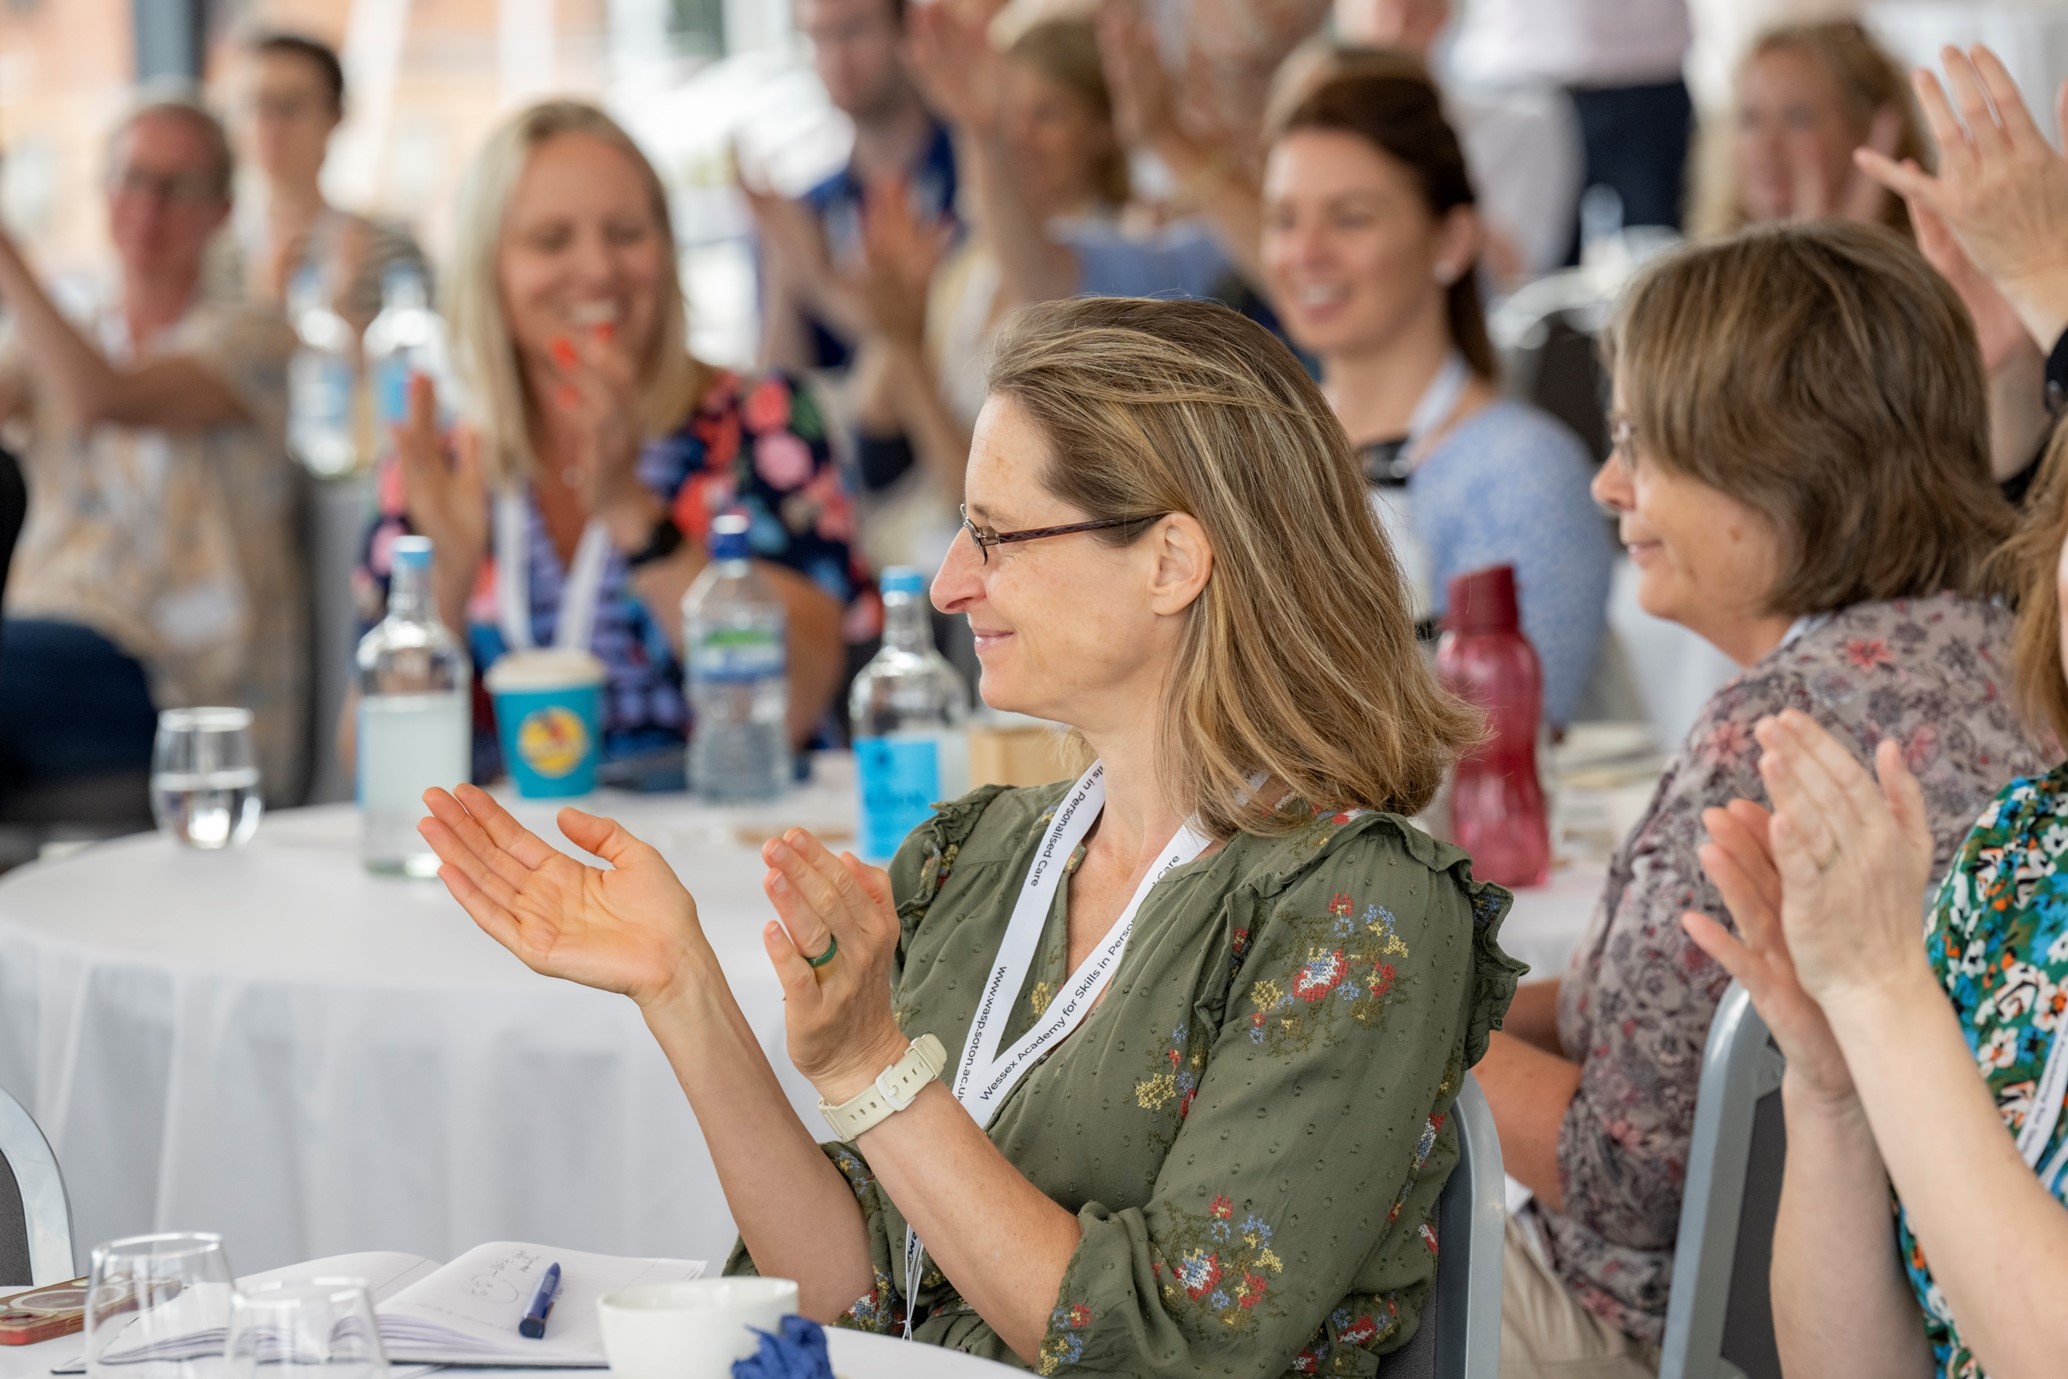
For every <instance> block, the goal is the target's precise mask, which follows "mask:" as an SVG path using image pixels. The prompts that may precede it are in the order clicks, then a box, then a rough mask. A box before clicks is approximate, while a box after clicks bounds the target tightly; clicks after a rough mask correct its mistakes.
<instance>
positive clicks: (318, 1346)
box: [223, 1278, 388, 1379]
mask: <svg viewBox="0 0 2068 1379" xmlns="http://www.w3.org/2000/svg"><path fill="white" fill-rule="evenodd" d="M223 1361H224V1370H225V1372H226V1375H227V1379H386V1376H387V1373H388V1357H387V1353H386V1352H385V1351H384V1350H382V1348H381V1331H380V1322H379V1321H378V1320H377V1319H376V1318H375V1316H374V1311H373V1297H372V1295H371V1294H370V1293H369V1292H368V1291H367V1288H366V1280H365V1279H360V1278H316V1279H308V1280H297V1281H294V1282H285V1281H282V1282H273V1283H259V1284H253V1285H251V1286H249V1287H241V1288H239V1289H238V1290H237V1292H236V1294H235V1296H233V1297H232V1298H231V1300H230V1334H229V1339H228V1341H227V1343H226V1344H225V1345H224V1347H223Z"/></svg>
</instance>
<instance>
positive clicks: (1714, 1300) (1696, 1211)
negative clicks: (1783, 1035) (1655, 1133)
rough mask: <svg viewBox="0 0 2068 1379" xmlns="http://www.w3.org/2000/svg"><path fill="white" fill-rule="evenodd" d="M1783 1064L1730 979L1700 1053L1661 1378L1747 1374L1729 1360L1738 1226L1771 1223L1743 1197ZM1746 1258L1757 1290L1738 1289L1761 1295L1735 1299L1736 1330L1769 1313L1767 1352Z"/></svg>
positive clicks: (1721, 1378)
mask: <svg viewBox="0 0 2068 1379" xmlns="http://www.w3.org/2000/svg"><path fill="white" fill-rule="evenodd" d="M1785 1068H1786V1064H1785V1062H1784V1061H1783V1060H1782V1058H1781V1055H1780V1052H1779V1051H1778V1050H1777V1049H1775V1048H1774V1046H1773V1044H1772V1041H1771V1039H1770V1037H1769V1035H1768V1033H1767V1027H1766V1021H1764V1020H1763V1019H1761V1018H1760V1016H1759V1012H1758V1011H1757V1010H1755V1009H1754V1008H1753V1006H1752V998H1751V996H1750V995H1749V994H1748V993H1747V992H1746V990H1745V988H1744V987H1742V986H1740V985H1738V984H1737V983H1736V982H1732V983H1731V985H1730V989H1729V990H1728V991H1726V992H1725V993H1724V997H1723V1001H1722V1003H1721V1004H1720V1005H1719V1006H1718V1007H1717V1010H1716V1021H1715V1023H1714V1024H1712V1025H1711V1026H1710V1027H1709V1042H1708V1045H1707V1047H1706V1049H1705V1050H1704V1051H1703V1054H1702V1081H1701V1090H1700V1092H1699V1094H1698V1097H1697V1100H1696V1102H1695V1129H1694V1140H1693V1144H1692V1148H1691V1149H1690V1151H1689V1154H1688V1165H1687V1192H1686V1195H1685V1196H1684V1197H1683V1198H1682V1199H1681V1205H1680V1235H1679V1239H1678V1242H1677V1243H1676V1245H1675V1247H1674V1251H1673V1292H1672V1295H1671V1296H1670V1297H1669V1298H1668V1300H1667V1304H1666V1337H1665V1343H1664V1346H1663V1347H1662V1353H1661V1355H1660V1361H1659V1379H1745V1371H1744V1370H1743V1369H1741V1368H1739V1367H1738V1366H1737V1365H1736V1364H1733V1363H1732V1362H1731V1361H1730V1360H1727V1359H1725V1358H1724V1354H1723V1352H1724V1349H1725V1345H1726V1334H1725V1333H1726V1324H1727V1323H1728V1322H1730V1321H1731V1320H1732V1317H1731V1313H1732V1311H1733V1309H1732V1306H1731V1303H1732V1300H1733V1284H1734V1282H1735V1279H1734V1275H1735V1274H1736V1272H1737V1266H1738V1263H1739V1259H1738V1256H1739V1253H1740V1248H1739V1247H1740V1235H1741V1228H1744V1227H1746V1226H1748V1225H1751V1226H1754V1227H1757V1228H1759V1229H1765V1228H1767V1227H1769V1226H1770V1225H1771V1223H1770V1222H1765V1221H1760V1222H1748V1221H1747V1219H1746V1217H1745V1199H1746V1188H1747V1180H1748V1172H1749V1170H1750V1168H1751V1166H1752V1148H1753V1132H1754V1130H1755V1128H1756V1122H1757V1120H1758V1117H1759V1111H1760V1102H1761V1101H1762V1100H1764V1099H1765V1098H1766V1097H1768V1096H1770V1095H1772V1094H1773V1093H1775V1092H1777V1091H1779V1090H1780V1087H1781V1075H1782V1073H1783V1071H1784V1070H1785ZM1778 1109H1779V1108H1778V1107H1775V1108H1773V1110H1774V1111H1775V1112H1778ZM1747 1262H1748V1264H1749V1265H1751V1266H1755V1268H1754V1272H1755V1275H1756V1277H1755V1280H1754V1281H1755V1282H1756V1284H1757V1288H1756V1290H1744V1289H1740V1290H1739V1292H1740V1293H1741V1294H1744V1293H1747V1292H1748V1291H1757V1292H1758V1293H1759V1296H1757V1297H1751V1296H1740V1297H1739V1298H1738V1301H1739V1302H1740V1304H1741V1306H1740V1307H1739V1308H1738V1309H1737V1311H1738V1321H1739V1322H1740V1326H1739V1327H1738V1328H1737V1329H1738V1332H1739V1334H1741V1335H1742V1334H1744V1332H1743V1324H1744V1323H1745V1322H1748V1321H1749V1322H1750V1323H1751V1324H1753V1325H1755V1326H1756V1325H1757V1324H1758V1323H1759V1322H1760V1321H1761V1320H1762V1319H1763V1321H1764V1325H1765V1327H1766V1332H1767V1335H1766V1337H1765V1338H1761V1339H1764V1343H1765V1346H1766V1347H1767V1348H1768V1349H1770V1348H1771V1346H1772V1340H1771V1336H1772V1329H1773V1312H1772V1303H1771V1300H1770V1299H1769V1298H1768V1297H1767V1296H1766V1295H1765V1284H1766V1270H1765V1267H1764V1265H1765V1263H1766V1261H1763V1260H1756V1259H1755V1260H1748V1261H1747Z"/></svg>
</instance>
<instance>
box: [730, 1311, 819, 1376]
mask: <svg viewBox="0 0 2068 1379" xmlns="http://www.w3.org/2000/svg"><path fill="white" fill-rule="evenodd" d="M750 1329H751V1330H752V1331H753V1332H754V1334H755V1335H757V1336H759V1337H760V1338H761V1349H760V1350H759V1351H757V1352H756V1353H754V1354H752V1355H749V1356H748V1357H747V1358H746V1359H744V1360H734V1361H733V1362H732V1379H833V1362H832V1361H831V1360H829V1359H827V1358H826V1330H825V1328H824V1327H822V1326H820V1325H819V1324H818V1323H817V1322H815V1321H812V1320H811V1319H810V1318H809V1317H800V1316H797V1315H796V1314H795V1313H792V1314H791V1315H790V1316H787V1317H785V1318H783V1320H782V1321H781V1322H780V1323H779V1324H778V1326H777V1329H776V1332H775V1334H770V1333H769V1332H766V1331H763V1330H762V1329H761V1328H760V1327H758V1326H757V1327H752V1328H750Z"/></svg>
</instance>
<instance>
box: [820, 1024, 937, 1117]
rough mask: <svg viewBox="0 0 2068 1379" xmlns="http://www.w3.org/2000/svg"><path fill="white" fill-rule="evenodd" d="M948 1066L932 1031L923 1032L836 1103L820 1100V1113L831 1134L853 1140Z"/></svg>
mask: <svg viewBox="0 0 2068 1379" xmlns="http://www.w3.org/2000/svg"><path fill="white" fill-rule="evenodd" d="M947 1066H948V1053H947V1050H946V1049H944V1048H942V1047H941V1041H940V1040H939V1039H936V1038H935V1037H934V1036H933V1035H931V1034H922V1035H920V1036H919V1037H918V1038H917V1039H914V1040H913V1041H912V1042H911V1044H910V1045H908V1046H907V1047H906V1049H905V1056H904V1057H902V1058H900V1059H899V1060H898V1061H897V1062H895V1063H893V1064H891V1065H890V1066H889V1067H888V1068H885V1069H884V1070H883V1071H882V1072H880V1073H878V1074H877V1075H876V1080H875V1081H874V1082H872V1083H870V1084H869V1085H868V1086H867V1087H864V1088H863V1089H862V1090H861V1092H860V1093H859V1094H857V1095H855V1096H852V1097H849V1098H848V1099H847V1100H846V1101H843V1102H841V1103H840V1104H839V1105H838V1106H835V1105H833V1104H832V1103H831V1102H828V1101H826V1100H824V1099H823V1098H821V1099H820V1101H819V1114H820V1115H822V1116H824V1117H825V1118H826V1124H828V1125H830V1126H832V1127H833V1137H834V1138H835V1139H838V1140H852V1139H854V1138H856V1137H857V1136H859V1135H860V1134H861V1133H862V1132H863V1131H865V1130H868V1129H870V1128H872V1127H873V1126H875V1125H877V1124H879V1123H881V1122H882V1121H885V1120H888V1119H890V1117H892V1116H894V1115H896V1114H897V1113H898V1112H900V1111H902V1110H904V1109H905V1108H906V1107H907V1106H910V1105H911V1104H912V1099H913V1098H914V1097H916V1096H918V1095H919V1093H920V1092H921V1091H923V1090H924V1089H925V1087H926V1084H927V1083H929V1082H932V1081H933V1080H934V1079H936V1078H938V1077H939V1076H940V1075H941V1069H943V1068H945V1067H947Z"/></svg>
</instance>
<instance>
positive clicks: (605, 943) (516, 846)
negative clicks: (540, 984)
mask: <svg viewBox="0 0 2068 1379" xmlns="http://www.w3.org/2000/svg"><path fill="white" fill-rule="evenodd" d="M424 803H425V805H427V806H428V807H429V808H430V811H431V817H430V818H428V819H426V820H424V821H423V823H422V824H420V825H418V828H419V831H420V832H422V834H423V836H424V841H425V842H427V843H429V844H430V845H431V849H432V851H434V852H436V853H437V854H438V857H439V860H441V861H442V862H443V863H444V864H445V865H443V866H442V867H440V868H439V869H438V877H439V879H440V880H442V881H443V882H445V886H446V889H447V890H449V891H451V892H452V895H453V899H455V900H457V901H459V903H460V905H461V907H462V908H463V909H465V910H466V912H467V913H468V914H469V915H470V916H472V917H473V920H474V922H475V923H476V924H479V925H480V926H481V927H482V929H483V930H485V931H486V932H487V933H488V936H489V937H490V938H493V939H494V940H495V941H496V942H498V943H500V944H502V945H503V947H505V948H507V949H509V950H510V951H511V952H512V953H515V954H516V955H517V956H518V957H519V958H520V959H522V960H523V962H524V964H525V966H527V967H529V968H531V969H532V970H533V971H534V972H540V973H543V974H545V975H546V976H549V977H564V978H566V979H567V980H568V981H572V982H580V983H581V984H582V985H583V986H593V987H596V988H598V989H600V990H603V991H615V992H619V993H621V994H623V995H626V996H630V997H631V998H632V999H633V1000H635V1001H637V1002H639V1003H640V1004H641V1005H642V1006H643V1005H646V1004H647V1003H649V1002H651V1001H653V1000H655V999H657V998H659V997H661V996H662V995H664V994H665V993H666V992H667V991H668V990H669V989H670V987H671V986H672V984H673V983H674V982H675V981H676V979H677V978H678V977H679V976H681V975H682V974H683V973H684V972H685V971H686V970H687V966H688V962H689V960H690V959H691V958H692V957H693V955H694V954H695V953H696V952H697V951H698V950H699V949H700V948H702V947H703V944H704V938H703V931H702V930H701V929H700V928H699V927H698V924H697V909H696V901H695V900H694V899H692V898H691V896H690V894H689V891H688V889H687V888H685V887H684V886H683V884H682V882H681V880H680V879H678V878H677V877H676V875H675V872H674V870H673V869H672V868H671V867H669V865H668V864H667V862H666V861H665V860H663V859H662V857H661V855H660V853H659V852H657V851H655V850H654V848H653V847H651V846H650V845H648V844H646V843H643V842H641V841H640V840H639V839H637V838H635V837H633V836H632V835H631V834H630V833H628V832H626V831H625V829H624V828H623V827H622V826H621V825H619V824H618V823H617V822H616V821H614V820H611V819H604V818H599V817H597V816H596V815H594V814H584V813H583V812H582V811H581V810H579V809H563V810H561V811H560V815H559V820H558V822H559V824H560V831H561V832H562V833H563V834H565V835H566V837H567V840H568V841H569V842H571V843H573V844H574V845H575V846H576V847H578V848H581V849H582V850H583V851H585V852H590V853H594V854H595V855H596V856H598V857H601V858H602V859H603V860H604V861H605V862H608V863H609V864H610V865H609V867H608V868H607V869H606V868H603V867H591V866H586V865H584V864H583V863H581V862H578V861H576V860H575V859H574V858H572V857H569V856H568V855H567V854H566V853H564V852H561V851H560V850H559V849H557V848H555V847H553V846H552V845H551V844H549V843H547V842H546V841H545V840H544V839H542V838H540V837H539V836H538V835H537V834H535V833H533V832H531V831H530V830H529V829H527V828H525V827H524V826H523V825H522V824H520V823H518V822H517V820H516V819H514V818H512V817H511V815H510V811H508V810H507V809H504V808H503V807H502V806H501V805H500V804H497V803H496V802H495V800H494V799H492V798H491V797H490V796H489V795H488V793H487V792H486V791H484V790H480V789H477V788H476V787H474V786H471V785H462V786H460V787H459V788H458V790H457V791H455V792H452V793H447V792H446V791H443V790H428V791H425V792H424Z"/></svg>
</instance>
